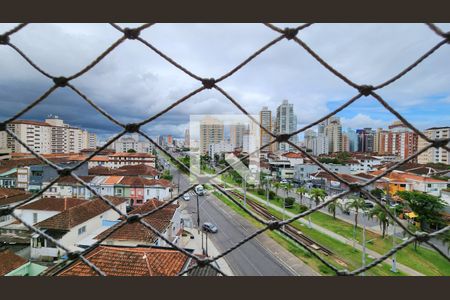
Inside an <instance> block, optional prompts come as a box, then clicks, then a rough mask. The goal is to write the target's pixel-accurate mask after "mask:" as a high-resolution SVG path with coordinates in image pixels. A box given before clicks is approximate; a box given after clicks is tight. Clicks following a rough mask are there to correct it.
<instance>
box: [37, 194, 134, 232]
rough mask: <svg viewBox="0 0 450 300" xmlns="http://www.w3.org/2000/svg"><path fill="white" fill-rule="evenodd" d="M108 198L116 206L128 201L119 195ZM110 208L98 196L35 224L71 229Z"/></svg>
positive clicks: (58, 228) (50, 227) (48, 227)
mask: <svg viewBox="0 0 450 300" xmlns="http://www.w3.org/2000/svg"><path fill="white" fill-rule="evenodd" d="M106 198H107V199H108V200H110V201H111V202H112V203H113V204H114V205H116V206H117V205H119V204H121V203H124V202H126V201H127V200H126V199H125V198H119V197H111V196H107V197H106ZM110 209H111V207H110V206H109V205H108V204H107V203H105V202H104V201H103V200H102V199H100V198H97V199H95V200H89V201H86V202H85V203H83V204H80V205H77V206H74V207H72V208H70V209H68V210H65V211H63V212H61V213H59V214H57V215H54V216H53V217H50V218H48V219H46V220H44V221H41V222H39V223H37V224H36V225H35V226H36V227H39V228H46V229H57V230H70V229H71V228H73V227H75V226H77V225H79V224H81V223H84V222H86V221H87V220H89V219H92V218H94V217H96V216H98V215H100V214H102V213H103V212H105V211H108V210H110Z"/></svg>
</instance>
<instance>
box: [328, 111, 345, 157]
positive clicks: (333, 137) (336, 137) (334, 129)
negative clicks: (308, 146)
mask: <svg viewBox="0 0 450 300" xmlns="http://www.w3.org/2000/svg"><path fill="white" fill-rule="evenodd" d="M325 136H326V137H327V141H328V150H329V152H342V151H343V148H342V126H341V122H340V120H339V118H338V117H331V118H329V119H328V125H327V126H326V127H325Z"/></svg>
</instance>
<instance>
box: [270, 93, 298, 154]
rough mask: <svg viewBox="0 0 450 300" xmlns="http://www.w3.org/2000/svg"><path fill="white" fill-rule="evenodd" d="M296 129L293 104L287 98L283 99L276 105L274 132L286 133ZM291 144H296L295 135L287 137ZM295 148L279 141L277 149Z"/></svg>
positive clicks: (289, 149) (291, 149)
mask: <svg viewBox="0 0 450 300" xmlns="http://www.w3.org/2000/svg"><path fill="white" fill-rule="evenodd" d="M296 130H297V116H296V115H295V113H294V104H290V103H289V102H288V100H283V102H282V104H281V105H280V106H278V107H277V115H276V122H275V133H276V134H287V133H292V132H294V131H296ZM289 141H291V142H292V143H293V144H297V142H298V138H297V135H295V136H293V137H291V138H290V139H289ZM294 149H295V148H294V147H292V146H291V145H289V144H287V143H279V145H278V150H280V151H293V150H294Z"/></svg>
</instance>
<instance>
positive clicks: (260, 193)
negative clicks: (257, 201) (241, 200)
mask: <svg viewBox="0 0 450 300" xmlns="http://www.w3.org/2000/svg"><path fill="white" fill-rule="evenodd" d="M256 193H257V194H258V195H264V194H265V193H266V191H265V190H264V189H257V190H256Z"/></svg>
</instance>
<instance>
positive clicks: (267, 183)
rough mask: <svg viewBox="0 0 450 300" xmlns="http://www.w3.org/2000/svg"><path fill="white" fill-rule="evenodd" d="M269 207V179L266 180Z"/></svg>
mask: <svg viewBox="0 0 450 300" xmlns="http://www.w3.org/2000/svg"><path fill="white" fill-rule="evenodd" d="M266 194H267V207H269V179H266Z"/></svg>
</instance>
